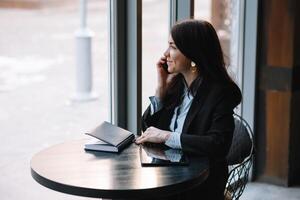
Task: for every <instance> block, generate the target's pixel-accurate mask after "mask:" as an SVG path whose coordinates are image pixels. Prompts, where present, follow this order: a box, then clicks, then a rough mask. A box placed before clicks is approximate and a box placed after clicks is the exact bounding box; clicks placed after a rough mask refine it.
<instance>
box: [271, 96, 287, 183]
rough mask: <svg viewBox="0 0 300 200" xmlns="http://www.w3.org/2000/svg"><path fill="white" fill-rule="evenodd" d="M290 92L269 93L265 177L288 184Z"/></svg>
mask: <svg viewBox="0 0 300 200" xmlns="http://www.w3.org/2000/svg"><path fill="white" fill-rule="evenodd" d="M290 100H291V93H290V92H280V91H267V95H266V168H265V175H267V176H270V177H277V178H278V179H279V180H278V181H277V182H281V183H282V184H284V185H286V184H287V177H288V166H289V163H288V161H289V159H288V158H289V149H288V147H289V127H290V124H289V123H290Z"/></svg>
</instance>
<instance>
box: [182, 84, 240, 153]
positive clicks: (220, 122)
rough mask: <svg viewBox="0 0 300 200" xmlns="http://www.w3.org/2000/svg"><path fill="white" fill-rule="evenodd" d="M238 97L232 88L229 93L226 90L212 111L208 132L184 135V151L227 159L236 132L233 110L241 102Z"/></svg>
mask: <svg viewBox="0 0 300 200" xmlns="http://www.w3.org/2000/svg"><path fill="white" fill-rule="evenodd" d="M238 92H239V91H238ZM238 95H240V93H237V92H236V91H232V88H231V90H229V91H228V90H225V91H224V92H223V94H222V95H220V96H221V97H220V100H219V101H218V103H217V104H216V105H215V106H214V109H212V113H211V115H210V117H209V121H210V122H209V124H210V126H209V129H208V130H207V132H205V133H191V134H182V135H181V145H182V149H183V150H184V151H188V152H192V153H196V154H201V155H205V156H208V157H210V158H213V159H223V158H225V157H226V155H227V153H228V151H229V148H230V145H231V141H232V136H233V131H234V119H233V109H234V108H235V107H236V106H237V105H238V104H239V102H240V96H238ZM199 117H201V116H199ZM195 120H197V119H195Z"/></svg>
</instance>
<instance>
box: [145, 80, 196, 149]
mask: <svg viewBox="0 0 300 200" xmlns="http://www.w3.org/2000/svg"><path fill="white" fill-rule="evenodd" d="M182 97H183V100H182V103H181V104H180V105H179V106H177V107H176V108H175V110H174V114H173V117H172V119H171V123H170V127H169V128H170V130H171V131H172V134H171V135H170V137H169V138H168V140H167V141H166V142H165V144H166V145H167V146H169V147H171V148H174V149H181V142H180V135H181V133H182V128H183V124H184V121H185V118H186V115H187V113H188V111H189V109H190V107H191V105H192V102H193V99H194V97H193V96H192V95H191V93H190V92H189V91H188V88H187V86H186V85H185V88H184V93H183V96H182ZM149 99H150V101H151V104H150V114H151V115H153V114H154V113H155V112H158V111H159V110H160V109H162V107H163V104H162V102H161V100H160V99H159V98H158V97H155V96H151V97H149Z"/></svg>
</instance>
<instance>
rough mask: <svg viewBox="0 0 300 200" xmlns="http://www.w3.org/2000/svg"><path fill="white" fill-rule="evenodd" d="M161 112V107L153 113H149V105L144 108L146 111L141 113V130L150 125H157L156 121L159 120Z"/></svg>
mask: <svg viewBox="0 0 300 200" xmlns="http://www.w3.org/2000/svg"><path fill="white" fill-rule="evenodd" d="M162 112H163V109H161V110H159V111H157V112H155V113H153V115H151V109H150V106H148V108H147V109H146V111H145V112H144V114H143V117H142V130H143V132H144V131H145V130H146V129H147V128H148V127H150V126H154V127H158V126H157V123H158V122H159V119H160V116H161V113H162Z"/></svg>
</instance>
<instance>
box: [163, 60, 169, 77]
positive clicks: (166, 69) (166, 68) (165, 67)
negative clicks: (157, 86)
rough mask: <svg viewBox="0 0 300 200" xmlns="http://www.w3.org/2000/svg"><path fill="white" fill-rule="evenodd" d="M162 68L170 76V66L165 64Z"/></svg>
mask: <svg viewBox="0 0 300 200" xmlns="http://www.w3.org/2000/svg"><path fill="white" fill-rule="evenodd" d="M162 67H163V68H164V70H165V71H166V72H167V73H168V74H170V72H169V71H168V64H167V63H166V62H165V63H164V64H163V66H162Z"/></svg>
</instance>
